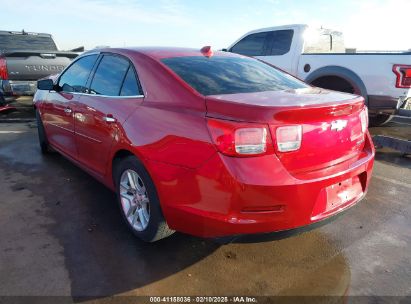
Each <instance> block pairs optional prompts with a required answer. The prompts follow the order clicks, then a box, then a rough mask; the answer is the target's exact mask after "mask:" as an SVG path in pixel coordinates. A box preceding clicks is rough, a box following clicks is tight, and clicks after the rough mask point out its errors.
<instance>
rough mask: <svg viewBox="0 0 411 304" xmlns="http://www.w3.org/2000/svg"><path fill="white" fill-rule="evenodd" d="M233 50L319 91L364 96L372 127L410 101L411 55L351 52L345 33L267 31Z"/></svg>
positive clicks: (243, 40)
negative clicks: (269, 65) (322, 89)
mask: <svg viewBox="0 0 411 304" xmlns="http://www.w3.org/2000/svg"><path fill="white" fill-rule="evenodd" d="M364 39H367V38H366V37H364ZM228 51H229V52H233V53H238V54H242V55H247V56H253V57H256V58H258V59H260V60H263V61H265V62H267V63H270V64H273V65H275V66H277V67H279V68H281V69H283V70H284V71H287V72H288V73H290V74H292V75H294V76H296V77H298V78H300V79H302V80H304V81H306V82H307V83H310V84H312V85H314V86H317V87H321V88H326V89H331V90H336V91H342V92H347V93H354V94H358V95H362V96H363V97H364V98H365V102H366V105H367V106H368V109H369V115H370V125H373V126H377V125H382V124H384V123H385V122H387V121H389V120H390V118H391V117H392V115H393V114H394V113H396V111H397V110H398V109H399V108H400V107H403V108H405V107H406V103H407V99H409V98H410V97H411V92H410V88H411V52H410V51H405V52H400V51H387V52H373V51H366V52H357V50H356V49H346V48H345V46H344V40H343V35H342V33H341V32H337V31H333V30H329V29H322V28H321V29H315V28H310V27H308V26H307V25H285V26H278V27H270V28H263V29H258V30H253V31H251V32H248V33H247V34H245V35H244V36H242V37H241V38H240V39H238V40H237V41H236V42H234V43H233V44H232V45H231V46H230V47H229V48H228Z"/></svg>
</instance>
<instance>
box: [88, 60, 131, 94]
mask: <svg viewBox="0 0 411 304" xmlns="http://www.w3.org/2000/svg"><path fill="white" fill-rule="evenodd" d="M129 66H130V64H129V62H128V60H126V59H124V58H122V57H120V56H113V55H104V57H103V59H101V61H100V64H99V65H98V67H97V70H96V73H95V74H94V78H93V80H92V82H91V85H90V93H91V94H97V95H106V96H119V95H120V90H121V86H122V83H123V80H124V77H125V76H126V73H127V71H128V68H129Z"/></svg>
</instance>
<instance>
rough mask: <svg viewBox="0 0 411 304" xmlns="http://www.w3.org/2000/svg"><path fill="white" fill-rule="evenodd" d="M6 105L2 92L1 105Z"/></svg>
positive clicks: (0, 96)
mask: <svg viewBox="0 0 411 304" xmlns="http://www.w3.org/2000/svg"><path fill="white" fill-rule="evenodd" d="M5 105H6V100H5V99H4V97H3V96H2V94H1V93H0V107H4V106H5Z"/></svg>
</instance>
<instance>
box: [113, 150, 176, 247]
mask: <svg viewBox="0 0 411 304" xmlns="http://www.w3.org/2000/svg"><path fill="white" fill-rule="evenodd" d="M114 179H115V183H116V190H117V200H118V202H119V205H120V209H121V213H122V215H123V218H124V220H125V222H126V224H127V226H128V227H129V228H130V229H131V231H132V232H133V233H134V234H135V235H136V236H137V237H139V238H140V239H141V240H143V241H146V242H154V241H157V240H160V239H162V238H165V237H167V236H169V235H171V234H173V233H174V231H173V230H171V229H170V228H169V227H168V225H167V223H166V221H165V219H164V216H163V213H162V211H161V207H160V201H159V198H158V195H157V190H156V188H155V186H154V183H153V181H152V180H151V178H150V176H149V174H148V172H147V170H146V169H145V168H144V166H143V165H142V163H141V162H140V161H139V160H138V159H137V158H136V157H134V156H127V157H125V158H123V159H121V160H119V161H118V162H117V163H116V164H115V167H114Z"/></svg>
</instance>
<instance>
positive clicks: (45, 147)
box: [36, 109, 52, 154]
mask: <svg viewBox="0 0 411 304" xmlns="http://www.w3.org/2000/svg"><path fill="white" fill-rule="evenodd" d="M36 121H37V133H38V136H39V144H40V149H41V153H43V154H48V153H50V152H51V151H52V150H51V148H50V145H49V142H48V140H47V135H46V131H45V130H44V126H43V122H42V121H41V117H40V113H39V110H37V109H36Z"/></svg>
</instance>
